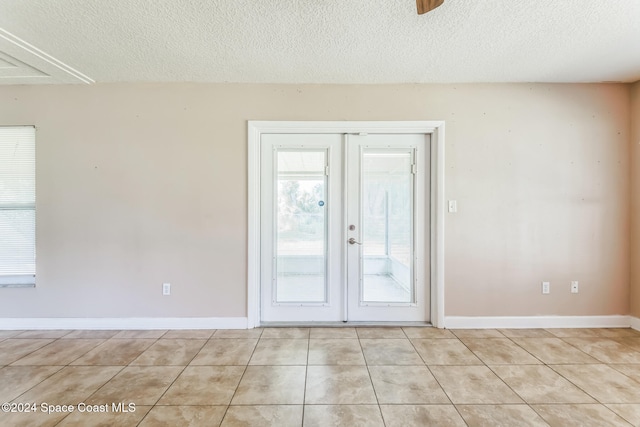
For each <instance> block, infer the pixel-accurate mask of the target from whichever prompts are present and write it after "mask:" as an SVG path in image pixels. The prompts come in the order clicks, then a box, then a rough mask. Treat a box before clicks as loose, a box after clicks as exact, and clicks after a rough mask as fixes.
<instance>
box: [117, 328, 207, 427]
mask: <svg viewBox="0 0 640 427" xmlns="http://www.w3.org/2000/svg"><path fill="white" fill-rule="evenodd" d="M167 333H169V331H167V332H165V333H164V334H162V336H161V337H159V338H158V339H157V340H156V342H154V343H153V344H151V345H150V346H149V347H147V348H146V349H145V350H144V351H143V352H142V353H140V354H139V355H138V357H136V358H135V359H133V360H132V361H131V362H129V364H128V365H127V367H129V366H131V363H133V362H135V361H136V360H137V359H139V358H140V356H142V355H143V354H144V353H145V352H146V351H147V350H149V349H150V348H151V347H153V346H154V345H155V344H156V343H157V342H159V341H160V340H161V339H162V337H163V336H165V335H166V334H167ZM214 333H215V332H214ZM211 336H213V333H212V334H211ZM209 339H211V337H209V338H208V339H206V340H205V341H204V343H203V344H202V347H200V349H199V350H198V351H197V352H196V354H194V355H193V357H192V358H191V360H190V361H189V363H187V364H186V365H185V366H184V367H183V368H182V370H181V371H180V373H179V374H178V375H176V377H175V378H174V379H173V381H171V384H169V386H167V388H166V389H165V390H164V391H163V392H162V394H161V395H160V397H158V399H156V401H155V403H154V404H153V405H150V406H151V408H149V410H148V411H147V413H146V414H144V416H143V417H142V418H141V419H140V421H139V422H138V424H136V426H139V425H140V424H142V422H143V421H144V420H145V418H147V417H148V416H149V414H150V413H151V411H153V409H154V408H155V407H156V406H157V405H158V402H160V400H161V399H162V398H163V397H164V395H165V394H167V391H169V389H170V388H171V386H173V385H174V384H175V383H176V381H177V380H178V378H180V376H181V375H182V374H183V373H184V371H185V370H186V369H187V366H189V365H190V364H191V362H193V360H194V359H195V358H196V357H197V356H198V354H200V352H201V351H202V349H203V348H204V346H205V345H207V343H208V342H209ZM134 366H135V365H134ZM141 366H144V365H141ZM150 366H163V365H150ZM164 366H166V365H164ZM171 366H180V365H171Z"/></svg>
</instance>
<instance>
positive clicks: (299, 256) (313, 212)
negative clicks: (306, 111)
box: [276, 150, 327, 302]
mask: <svg viewBox="0 0 640 427" xmlns="http://www.w3.org/2000/svg"><path fill="white" fill-rule="evenodd" d="M326 155H327V152H326V150H323V151H311V150H298V151H292V150H286V151H278V152H277V160H276V162H277V163H276V165H277V166H276V171H277V172H276V176H277V178H276V180H277V188H278V190H277V199H276V213H277V215H276V221H277V224H276V230H277V231H276V271H277V275H276V277H277V278H276V301H277V302H325V301H326V299H327V298H326V297H327V295H326V266H327V257H326V252H327V244H326V240H327V219H326V213H325V212H326V206H325V200H326V199H325V194H326V185H327V183H326V176H325V166H326Z"/></svg>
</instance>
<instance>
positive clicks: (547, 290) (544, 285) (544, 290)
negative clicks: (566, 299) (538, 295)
mask: <svg viewBox="0 0 640 427" xmlns="http://www.w3.org/2000/svg"><path fill="white" fill-rule="evenodd" d="M550 292H551V282H542V293H543V294H548V293H550Z"/></svg>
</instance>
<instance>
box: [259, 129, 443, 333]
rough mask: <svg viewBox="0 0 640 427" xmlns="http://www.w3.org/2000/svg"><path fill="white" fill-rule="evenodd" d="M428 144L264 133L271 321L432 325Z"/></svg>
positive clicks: (265, 295) (263, 208)
mask: <svg viewBox="0 0 640 427" xmlns="http://www.w3.org/2000/svg"><path fill="white" fill-rule="evenodd" d="M429 141H430V138H429V135H424V134H393V135H391V134H372V135H349V134H263V135H262V137H261V144H260V145H261V153H260V155H261V180H260V182H261V184H260V185H261V188H260V193H261V200H260V218H261V221H260V228H261V234H260V253H261V265H260V293H261V321H262V322H333V321H335V322H337V321H428V320H429V316H430V310H429V307H430V303H429V295H430V293H429V277H430V274H429V272H430V263H429V259H430V254H429V245H428V242H429V241H430V227H429V217H428V213H429V209H428V207H429V206H428V204H429V201H430V197H429V191H430V185H429V181H428V180H429V177H430V173H429V163H430V162H429V152H430V143H429Z"/></svg>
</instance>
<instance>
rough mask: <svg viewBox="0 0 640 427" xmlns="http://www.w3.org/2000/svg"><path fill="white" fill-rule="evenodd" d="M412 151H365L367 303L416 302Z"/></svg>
mask: <svg viewBox="0 0 640 427" xmlns="http://www.w3.org/2000/svg"><path fill="white" fill-rule="evenodd" d="M412 157H413V156H412V152H410V151H404V152H401V151H381V150H375V149H364V151H363V157H362V233H363V242H362V256H363V260H362V268H363V270H362V292H361V298H362V301H364V302H395V303H410V302H414V292H413V279H412V276H413V241H412V234H413V232H412V230H413V174H412V171H411V163H412Z"/></svg>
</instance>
